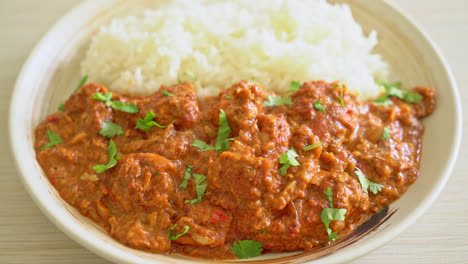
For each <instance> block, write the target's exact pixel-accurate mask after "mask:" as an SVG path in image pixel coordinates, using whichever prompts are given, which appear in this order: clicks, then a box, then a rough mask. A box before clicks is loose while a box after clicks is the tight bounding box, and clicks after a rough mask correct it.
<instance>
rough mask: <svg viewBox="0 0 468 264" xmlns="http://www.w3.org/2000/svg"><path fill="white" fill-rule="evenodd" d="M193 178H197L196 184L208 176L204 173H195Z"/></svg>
mask: <svg viewBox="0 0 468 264" xmlns="http://www.w3.org/2000/svg"><path fill="white" fill-rule="evenodd" d="M193 178H194V179H195V185H199V184H200V183H202V182H203V181H204V180H206V176H205V175H203V174H196V173H195V174H193Z"/></svg>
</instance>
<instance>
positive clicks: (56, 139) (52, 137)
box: [41, 129, 63, 150]
mask: <svg viewBox="0 0 468 264" xmlns="http://www.w3.org/2000/svg"><path fill="white" fill-rule="evenodd" d="M47 137H48V138H49V143H47V144H45V145H44V146H42V148H41V150H44V149H46V148H50V147H53V146H55V145H57V144H60V143H62V142H63V140H62V138H61V137H60V136H59V135H58V134H55V133H54V132H52V131H50V129H47Z"/></svg>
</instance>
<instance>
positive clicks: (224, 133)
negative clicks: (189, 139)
mask: <svg viewBox="0 0 468 264" xmlns="http://www.w3.org/2000/svg"><path fill="white" fill-rule="evenodd" d="M218 124H219V128H218V136H217V138H216V143H215V146H214V147H212V146H210V145H208V144H207V143H205V142H203V141H201V140H199V139H196V140H194V141H193V143H192V146H194V147H196V148H198V150H199V151H208V150H216V151H218V152H223V151H226V150H227V149H228V148H229V141H231V140H233V139H232V138H229V135H230V134H231V132H232V129H231V127H230V126H229V120H228V118H227V115H226V113H225V112H224V110H223V109H221V110H220V112H219V122H218Z"/></svg>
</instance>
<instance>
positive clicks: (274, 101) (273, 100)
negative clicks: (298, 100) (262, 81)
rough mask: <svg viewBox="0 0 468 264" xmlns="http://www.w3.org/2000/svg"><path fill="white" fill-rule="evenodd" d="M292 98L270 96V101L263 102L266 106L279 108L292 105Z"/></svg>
mask: <svg viewBox="0 0 468 264" xmlns="http://www.w3.org/2000/svg"><path fill="white" fill-rule="evenodd" d="M292 104H293V102H292V100H291V98H289V97H288V98H283V97H281V96H272V95H268V100H267V101H264V102H263V105H264V106H279V105H292Z"/></svg>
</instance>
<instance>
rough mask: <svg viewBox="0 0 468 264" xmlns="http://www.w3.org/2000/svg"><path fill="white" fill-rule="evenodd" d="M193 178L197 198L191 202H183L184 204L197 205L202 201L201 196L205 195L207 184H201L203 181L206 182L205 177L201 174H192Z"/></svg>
mask: <svg viewBox="0 0 468 264" xmlns="http://www.w3.org/2000/svg"><path fill="white" fill-rule="evenodd" d="M193 178H194V179H195V191H196V192H197V198H196V199H193V200H185V203H191V204H195V203H199V202H201V200H202V197H203V195H204V194H205V190H206V186H207V184H201V183H202V182H203V181H204V180H206V176H205V175H202V174H196V173H195V174H193Z"/></svg>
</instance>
